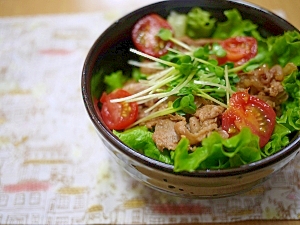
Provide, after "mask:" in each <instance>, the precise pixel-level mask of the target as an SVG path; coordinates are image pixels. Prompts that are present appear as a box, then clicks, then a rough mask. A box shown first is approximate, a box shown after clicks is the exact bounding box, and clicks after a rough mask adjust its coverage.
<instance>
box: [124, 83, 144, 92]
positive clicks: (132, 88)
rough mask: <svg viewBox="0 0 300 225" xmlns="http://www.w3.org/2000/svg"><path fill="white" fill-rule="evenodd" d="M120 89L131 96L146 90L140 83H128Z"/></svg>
mask: <svg viewBox="0 0 300 225" xmlns="http://www.w3.org/2000/svg"><path fill="white" fill-rule="evenodd" d="M122 89H123V90H125V91H127V92H129V93H130V94H132V95H133V94H136V93H138V92H140V91H142V90H144V89H146V87H145V86H144V85H143V84H141V83H137V82H135V81H128V82H126V83H125V84H124V86H123V87H122Z"/></svg>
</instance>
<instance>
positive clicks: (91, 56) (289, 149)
mask: <svg viewBox="0 0 300 225" xmlns="http://www.w3.org/2000/svg"><path fill="white" fill-rule="evenodd" d="M204 1H208V0H204ZM167 2H170V1H168V0H163V1H159V2H155V3H152V4H149V5H146V6H143V7H141V8H139V9H136V10H134V11H132V12H130V13H128V14H126V15H124V16H123V17H121V18H119V19H118V20H117V21H115V22H114V23H112V24H111V25H110V26H109V27H108V28H106V30H104V31H103V32H102V34H100V36H98V38H97V39H96V40H95V42H94V44H93V45H92V46H91V48H90V50H89V52H88V54H87V56H86V58H85V61H84V64H83V70H82V77H81V91H82V97H83V101H84V105H85V108H86V110H87V113H88V115H89V117H90V119H91V121H92V123H93V124H94V126H95V127H96V130H97V132H98V133H100V135H102V138H103V140H105V139H106V140H108V141H109V144H110V145H112V146H113V147H114V148H115V149H117V150H118V151H119V152H122V153H123V154H125V155H126V156H127V157H129V158H131V159H132V160H135V161H137V162H138V163H141V164H142V165H144V166H150V167H151V169H157V170H160V171H164V172H166V173H171V174H175V175H180V176H186V177H206V178H213V177H225V176H235V175H241V174H245V173H250V172H253V171H257V170H259V169H261V168H267V167H268V166H271V165H273V164H276V163H277V162H280V161H281V160H283V159H285V158H287V157H289V156H291V155H293V153H295V154H298V153H299V151H300V132H298V136H296V137H295V138H294V139H293V140H292V141H291V142H290V143H289V144H288V145H287V146H286V147H284V148H283V149H281V150H280V151H278V152H276V153H274V154H273V155H270V156H268V157H266V158H264V159H261V160H258V161H256V162H252V163H249V164H245V165H242V166H240V167H237V168H228V169H217V170H210V169H206V170H197V171H193V172H187V171H183V172H174V171H173V169H174V165H170V164H166V163H163V162H160V161H157V160H155V159H152V158H150V157H147V156H145V155H143V154H141V153H139V152H137V151H135V150H134V149H132V148H130V147H128V146H126V145H125V144H123V143H122V142H121V141H120V140H119V139H118V138H117V137H116V136H115V135H114V134H113V133H112V132H111V131H110V130H109V129H108V128H107V127H106V125H105V124H104V123H103V122H102V121H101V120H100V119H99V118H98V117H97V113H96V111H95V109H94V106H93V101H92V98H91V97H89V96H90V84H89V83H90V82H87V78H88V75H89V73H91V72H92V71H93V69H90V68H89V66H90V65H93V66H94V65H95V62H96V58H97V57H96V56H95V53H96V49H95V48H96V46H97V43H98V42H99V41H100V40H101V38H102V37H104V36H105V35H106V33H107V32H108V31H109V30H112V29H114V28H115V27H116V26H118V24H119V23H122V22H123V21H126V19H127V18H128V17H131V16H132V15H135V14H137V13H139V12H142V11H144V10H145V9H147V8H151V7H153V6H157V5H161V4H165V3H167ZM176 2H195V1H194V0H176ZM224 2H228V3H229V4H233V5H240V6H244V7H249V8H251V9H253V10H255V11H260V12H262V13H264V14H267V15H268V16H270V17H272V18H275V19H276V20H278V21H280V22H282V23H285V24H286V25H288V26H289V27H290V29H291V30H296V31H298V32H299V30H298V29H297V28H296V27H295V26H293V25H292V24H290V23H289V22H288V21H286V20H285V19H283V18H282V17H280V16H278V15H276V14H275V13H273V12H271V11H269V10H267V9H265V8H263V7H261V6H258V5H255V4H252V3H249V2H245V1H235V0H224ZM91 76H92V75H91Z"/></svg>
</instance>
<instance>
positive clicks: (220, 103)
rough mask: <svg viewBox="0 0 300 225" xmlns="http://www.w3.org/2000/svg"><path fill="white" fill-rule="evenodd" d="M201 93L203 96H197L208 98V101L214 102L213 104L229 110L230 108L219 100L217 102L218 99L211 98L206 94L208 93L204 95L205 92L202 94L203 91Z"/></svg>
mask: <svg viewBox="0 0 300 225" xmlns="http://www.w3.org/2000/svg"><path fill="white" fill-rule="evenodd" d="M201 93H202V94H196V95H198V96H200V97H203V98H206V99H208V100H211V101H213V102H215V103H217V104H219V105H220V106H222V107H224V108H228V106H227V105H226V104H224V103H223V102H220V101H219V100H217V99H215V98H213V97H211V96H209V95H208V94H206V93H204V92H202V91H201Z"/></svg>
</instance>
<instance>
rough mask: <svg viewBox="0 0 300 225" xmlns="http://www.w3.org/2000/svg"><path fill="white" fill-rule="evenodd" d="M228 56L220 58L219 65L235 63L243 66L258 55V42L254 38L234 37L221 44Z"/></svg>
mask: <svg viewBox="0 0 300 225" xmlns="http://www.w3.org/2000/svg"><path fill="white" fill-rule="evenodd" d="M221 46H222V47H223V49H224V50H225V51H226V53H227V54H226V56H225V57H223V58H219V59H218V60H219V64H224V63H226V62H233V63H234V64H235V65H236V66H238V65H242V64H244V63H245V62H247V61H249V60H250V59H251V58H253V57H255V56H256V55H257V41H256V39H255V38H253V37H233V38H228V39H226V40H224V41H222V42H221Z"/></svg>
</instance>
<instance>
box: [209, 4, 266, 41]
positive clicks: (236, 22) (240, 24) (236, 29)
mask: <svg viewBox="0 0 300 225" xmlns="http://www.w3.org/2000/svg"><path fill="white" fill-rule="evenodd" d="M224 15H225V16H226V17H227V20H226V21H225V22H218V23H217V27H216V29H215V31H214V33H213V34H212V37H213V38H220V39H226V38H229V37H236V36H253V37H255V38H256V39H257V40H261V39H262V37H261V36H260V34H259V32H258V31H257V25H256V24H254V23H253V22H252V21H251V20H243V18H242V16H241V14H240V12H239V11H238V10H237V9H231V10H226V11H224Z"/></svg>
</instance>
